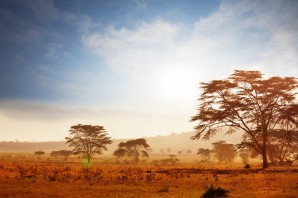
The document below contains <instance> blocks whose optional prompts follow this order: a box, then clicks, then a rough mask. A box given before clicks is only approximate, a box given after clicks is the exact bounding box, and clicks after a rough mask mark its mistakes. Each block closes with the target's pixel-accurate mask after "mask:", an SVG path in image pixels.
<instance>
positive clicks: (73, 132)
mask: <svg viewBox="0 0 298 198" xmlns="http://www.w3.org/2000/svg"><path fill="white" fill-rule="evenodd" d="M69 132H70V135H69V137H65V139H66V143H67V144H69V146H71V147H74V148H73V151H72V152H73V154H81V155H83V156H85V157H86V158H87V160H88V163H90V160H91V157H92V156H93V155H94V154H101V153H102V150H107V148H106V145H107V144H111V143H112V140H111V138H110V137H108V134H107V132H106V131H105V129H104V127H103V126H92V125H81V124H78V125H74V126H71V128H70V130H69Z"/></svg>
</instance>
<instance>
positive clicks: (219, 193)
mask: <svg viewBox="0 0 298 198" xmlns="http://www.w3.org/2000/svg"><path fill="white" fill-rule="evenodd" d="M228 192H229V191H228V190H226V189H224V188H221V187H219V186H218V187H214V186H213V185H211V186H209V187H208V189H207V190H206V191H205V192H204V194H203V195H202V196H201V197H202V198H219V197H227V196H228Z"/></svg>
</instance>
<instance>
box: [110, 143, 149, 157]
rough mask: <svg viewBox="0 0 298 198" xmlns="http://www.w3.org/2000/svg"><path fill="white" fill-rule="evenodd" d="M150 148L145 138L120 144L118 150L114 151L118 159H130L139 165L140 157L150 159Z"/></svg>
mask: <svg viewBox="0 0 298 198" xmlns="http://www.w3.org/2000/svg"><path fill="white" fill-rule="evenodd" d="M149 149H150V146H149V145H148V144H147V141H146V140H145V139H144V138H140V139H135V140H128V141H126V142H121V143H119V144H118V149H117V150H116V151H114V156H116V157H118V158H119V157H120V158H121V157H128V158H130V159H132V161H133V162H135V163H138V162H139V160H140V157H146V158H149V154H148V151H149Z"/></svg>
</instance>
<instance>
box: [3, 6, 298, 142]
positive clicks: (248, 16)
mask: <svg viewBox="0 0 298 198" xmlns="http://www.w3.org/2000/svg"><path fill="white" fill-rule="evenodd" d="M297 10H298V1H294V0H292V1H291V0H264V1H254V0H253V1H251V0H237V1H236V0H226V1H223V0H208V1H203V0H202V1H200V0H193V1H191V0H189V1H178V0H177V1H174V0H150V1H149V0H148V1H146V0H125V1H124V0H118V1H115V0H111V1H103V0H102V1H95V0H94V1H92V0H90V1H81V0H75V1H64V0H59V1H58V0H57V1H50V0H44V1H43V0H28V1H21V0H10V1H1V2H0V45H1V48H0V69H1V73H0V121H1V125H0V140H15V139H18V140H25V141H32V140H36V141H46V140H63V139H64V137H65V136H67V134H68V129H69V128H70V126H71V125H74V124H79V123H81V124H96V125H103V126H105V128H106V130H107V131H108V132H109V134H110V135H111V136H112V137H114V138H132V137H142V136H155V135H158V134H160V135H164V134H169V133H172V132H176V133H179V132H183V131H191V130H192V128H193V126H194V124H193V123H189V122H188V120H189V119H190V117H191V116H192V115H194V114H195V109H196V107H197V105H198V102H197V101H196V99H197V98H198V96H199V94H200V90H199V83H200V82H205V81H210V80H213V79H220V78H225V77H227V76H228V75H230V74H231V73H232V72H233V70H234V69H245V70H250V69H253V70H260V71H262V72H263V73H264V74H265V75H266V76H272V75H280V76H295V77H297V76H298V64H297V63H298V58H297V57H298V56H297V55H298V42H297V33H298V21H297V18H298V13H297Z"/></svg>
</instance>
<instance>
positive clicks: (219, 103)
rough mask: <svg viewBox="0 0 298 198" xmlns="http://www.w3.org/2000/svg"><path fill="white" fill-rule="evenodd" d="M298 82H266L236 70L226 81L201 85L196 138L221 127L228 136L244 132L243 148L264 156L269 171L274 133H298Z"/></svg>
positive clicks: (206, 136) (274, 79)
mask: <svg viewBox="0 0 298 198" xmlns="http://www.w3.org/2000/svg"><path fill="white" fill-rule="evenodd" d="M297 87H298V82H297V79H296V78H294V77H284V78H282V77H271V78H268V79H264V78H263V75H262V74H261V73H260V72H259V71H243V70H235V71H234V73H233V74H232V75H231V76H230V77H228V78H226V79H223V80H213V81H211V82H208V83H201V88H202V89H203V93H202V95H201V96H200V98H199V101H200V105H199V107H198V113H197V114H196V115H195V116H193V117H192V118H191V121H195V122H199V123H198V125H197V126H196V127H195V130H196V134H195V135H194V136H193V137H192V138H193V139H200V138H201V136H203V139H209V138H210V137H211V136H213V135H215V134H216V133H217V132H219V131H220V129H221V130H222V128H223V127H224V126H225V127H228V130H227V131H226V133H227V134H230V133H233V132H235V131H236V130H241V131H243V132H244V135H243V141H242V142H241V145H242V146H243V147H249V148H252V149H253V150H254V151H256V152H257V153H259V154H260V155H262V160H263V168H267V166H268V161H267V145H268V139H269V137H270V134H271V133H272V132H273V131H274V130H291V131H295V133H297V123H298V122H297V120H298V105H297V101H296V95H297Z"/></svg>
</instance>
